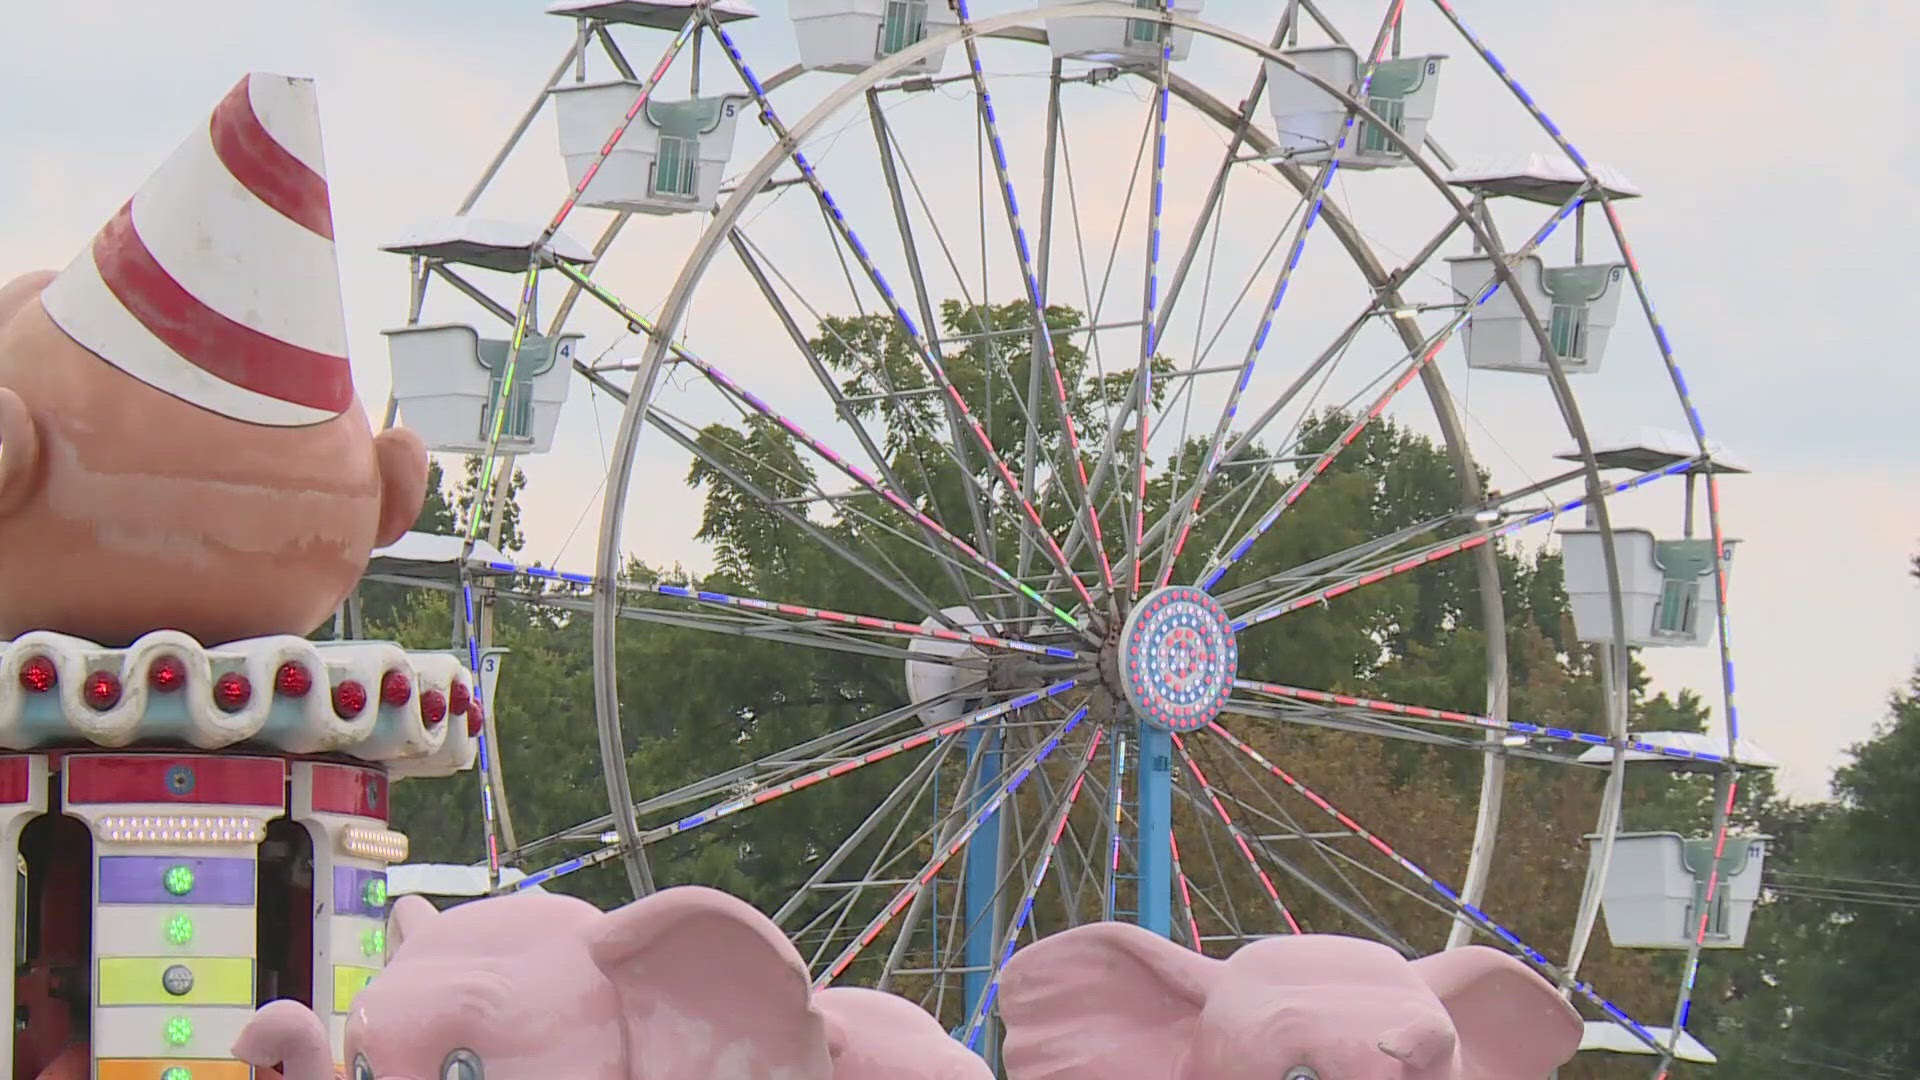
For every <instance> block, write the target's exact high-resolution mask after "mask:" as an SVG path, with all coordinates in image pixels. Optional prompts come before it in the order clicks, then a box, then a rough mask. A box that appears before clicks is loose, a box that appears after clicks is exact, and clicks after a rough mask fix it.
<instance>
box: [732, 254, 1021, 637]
mask: <svg viewBox="0 0 1920 1080" xmlns="http://www.w3.org/2000/svg"><path fill="white" fill-rule="evenodd" d="M729 240H730V241H731V242H732V244H733V248H734V253H735V254H736V255H737V256H738V257H739V259H740V262H741V264H742V265H743V266H745V267H746V269H747V273H748V274H749V276H751V277H752V278H753V280H754V284H755V285H756V286H757V287H758V288H759V289H760V294H761V296H763V297H764V298H765V299H766V301H767V304H768V306H769V307H771V308H773V310H774V312H775V314H776V315H778V316H779V319H780V323H781V326H782V327H783V328H784V329H785V330H786V332H787V336H788V338H789V340H791V341H792V342H793V346H794V348H795V349H796V350H798V351H799V353H800V355H801V356H802V357H804V358H805V359H806V361H807V368H808V370H810V371H812V372H813V376H814V379H815V380H816V381H817V382H819V384H820V387H821V389H822V390H824V391H825V392H826V394H827V396H828V397H829V398H830V399H832V401H833V407H834V412H835V413H836V414H837V415H838V416H839V417H840V420H841V422H842V423H844V424H846V425H847V427H848V428H849V429H851V430H852V432H853V435H854V438H856V439H858V440H859V442H860V446H861V449H863V450H865V451H866V454H867V458H868V460H870V461H872V462H873V466H874V468H875V469H876V470H877V471H878V472H879V474H880V477H881V479H882V480H884V481H885V482H886V483H887V484H888V485H889V486H891V487H892V488H893V489H894V490H895V491H901V492H904V491H906V490H907V487H906V485H905V484H903V483H901V481H900V478H899V477H898V476H897V475H896V474H895V473H894V470H893V466H892V464H891V463H890V462H889V461H888V460H887V456H886V454H885V453H884V452H882V451H881V449H880V446H879V444H878V443H877V442H876V441H875V440H874V438H873V436H872V434H871V433H869V432H868V431H867V428H866V425H865V424H863V423H861V421H860V417H859V412H858V410H856V409H855V408H854V407H853V405H852V404H851V403H850V402H849V401H848V400H847V396H846V394H845V393H844V392H843V391H842V390H841V389H840V386H839V384H838V383H837V382H835V381H834V378H833V375H832V373H830V372H829V371H828V370H827V367H826V364H825V363H824V362H823V361H822V360H821V359H820V356H819V353H818V352H817V351H816V350H815V349H814V347H813V343H812V342H811V341H809V340H808V339H807V336H806V333H805V332H804V331H802V330H801V329H800V324H799V322H798V321H797V320H795V318H794V317H793V313H792V312H791V311H790V310H788V308H787V305H786V304H785V303H784V302H782V301H781V299H780V296H779V293H778V292H776V291H775V290H774V287H773V282H772V281H770V280H768V278H767V275H766V272H765V270H763V269H762V266H761V262H760V260H758V259H756V258H755V257H754V254H753V251H752V248H751V244H750V243H749V242H748V241H747V239H746V236H745V235H744V234H743V233H742V232H741V231H740V230H739V229H735V230H733V231H732V233H731V234H730V235H729ZM823 325H824V324H823ZM849 355H857V354H854V353H852V352H851V351H850V352H849ZM880 370H881V372H882V375H883V377H884V368H882V369H880ZM913 460H914V463H915V464H916V465H917V466H918V468H919V472H920V479H921V487H922V489H923V490H924V491H926V492H927V500H928V507H929V516H931V517H933V518H934V520H936V521H940V520H941V518H942V515H941V514H940V507H939V504H938V500H937V499H936V498H935V497H934V491H935V488H934V486H933V483H932V480H931V478H930V476H929V474H928V472H927V465H926V461H925V459H924V458H922V457H921V456H920V453H919V448H918V447H917V446H916V447H914V448H913ZM960 475H961V476H963V477H965V478H966V480H967V482H968V484H969V486H970V487H971V486H972V473H971V471H970V470H968V469H966V468H964V467H963V468H962V469H961V471H960ZM966 501H967V502H968V504H969V505H970V506H974V505H977V500H973V499H969V500H966ZM975 518H976V520H975V535H976V536H980V535H983V530H984V522H983V521H982V520H980V518H979V512H978V511H977V510H976V511H975ZM921 531H922V533H923V534H924V535H925V536H926V538H927V541H928V545H929V547H930V548H931V547H936V546H937V545H938V540H939V538H938V537H937V536H936V535H935V534H934V533H932V532H931V531H928V530H926V529H925V528H924V527H922V529H921ZM940 566H941V569H942V571H943V572H944V573H945V574H946V575H947V577H948V580H949V581H950V583H951V584H952V585H953V588H954V591H955V593H957V594H958V595H960V596H962V597H966V598H968V599H971V598H972V593H971V591H970V590H969V588H968V587H967V585H966V582H965V579H963V578H962V577H961V576H960V574H959V573H958V571H957V570H956V569H955V568H954V566H953V565H952V564H951V563H950V562H948V561H947V560H945V559H942V560H941V561H940ZM930 614H932V615H934V616H935V617H937V618H944V616H942V615H940V614H939V609H938V608H937V607H936V608H934V609H933V611H932V612H930Z"/></svg>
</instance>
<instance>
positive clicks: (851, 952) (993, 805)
mask: <svg viewBox="0 0 1920 1080" xmlns="http://www.w3.org/2000/svg"><path fill="white" fill-rule="evenodd" d="M1086 716H1087V707H1086V706H1085V705H1082V706H1080V707H1079V708H1078V709H1076V710H1074V713H1073V715H1072V716H1070V717H1068V718H1067V722H1066V723H1064V724H1062V725H1061V726H1060V729H1059V730H1058V731H1055V732H1054V733H1053V734H1052V735H1051V736H1049V737H1048V739H1047V741H1046V742H1044V743H1042V744H1041V745H1040V747H1039V748H1038V749H1037V750H1036V751H1035V752H1034V753H1032V754H1030V755H1029V756H1028V758H1027V761H1026V764H1024V765H1022V766H1021V767H1020V771H1019V772H1016V773H1014V774H1013V776H1012V778H1011V779H1009V780H1008V781H1007V782H1006V783H1004V784H1002V785H1000V787H999V788H997V789H996V790H995V791H994V792H993V794H992V796H991V797H989V798H988V799H987V801H986V803H985V804H984V805H982V806H981V807H980V809H979V810H977V811H975V812H974V813H973V815H972V816H971V817H970V818H968V819H967V824H966V826H965V827H964V828H962V829H961V830H960V831H959V832H957V833H955V834H954V836H953V837H952V838H951V839H949V840H948V841H947V842H946V843H945V844H944V845H942V846H941V847H940V849H939V850H938V851H936V852H935V853H934V856H933V858H931V859H929V860H928V861H927V864H926V865H925V866H924V867H922V868H921V870H920V872H919V874H917V875H916V876H915V877H914V879H913V880H912V881H910V882H908V883H907V884H906V885H905V886H903V887H902V888H901V889H900V891H899V892H898V893H895V894H894V897H893V899H892V901H890V902H889V903H888V904H887V906H886V908H885V909H884V910H882V911H881V912H880V914H878V915H876V916H874V917H873V919H872V921H870V922H869V923H867V925H866V927H865V928H863V929H862V930H861V931H860V934H859V936H858V937H856V938H855V939H854V942H853V944H851V945H848V946H847V947H846V949H845V950H844V951H842V952H841V953H840V955H839V956H837V957H835V958H834V960H833V962H832V963H830V964H828V965H827V969H826V970H825V971H823V972H821V973H820V976H819V977H818V978H816V979H815V980H814V981H813V988H814V989H815V990H819V989H821V988H823V987H825V986H827V985H829V984H831V983H832V982H833V980H835V979H837V978H839V977H840V976H841V974H842V973H844V972H845V971H846V970H847V968H848V967H849V966H851V965H852V964H853V962H854V960H855V959H856V958H857V957H859V955H860V953H861V951H862V950H863V949H865V948H866V947H867V946H869V945H871V944H873V942H874V940H875V939H876V938H878V937H879V936H880V934H881V933H882V932H883V931H885V930H886V928H887V926H888V925H889V924H890V923H892V922H893V920H894V919H895V918H896V917H898V916H899V914H900V913H901V912H902V911H905V910H906V909H907V905H908V904H911V903H912V902H913V898H914V897H915V896H918V895H919V894H920V892H921V890H923V889H925V888H926V887H927V886H928V885H929V884H931V883H932V881H933V879H934V878H936V877H938V876H939V875H940V871H941V869H942V868H944V867H945V866H946V865H947V863H948V862H949V861H950V860H951V859H952V858H953V857H954V855H955V854H957V853H958V852H959V851H960V849H962V848H964V847H966V846H967V841H968V840H971V839H972V838H973V834H974V833H975V832H976V831H977V830H978V829H979V828H980V826H981V825H982V824H984V823H985V822H986V820H987V819H988V818H990V817H992V816H993V815H994V813H995V812H996V811H998V810H999V809H1000V804H1001V803H1004V802H1006V801H1007V799H1008V797H1009V796H1011V795H1012V794H1013V793H1014V792H1015V791H1017V790H1019V788H1020V785H1021V784H1023V783H1025V782H1026V780H1027V777H1029V776H1032V775H1033V771H1034V770H1035V769H1037V768H1039V767H1040V764H1041V763H1042V762H1044V761H1046V759H1047V757H1048V756H1049V755H1050V754H1052V753H1053V752H1054V750H1056V749H1058V748H1059V746H1060V741H1061V740H1062V739H1064V738H1066V737H1067V736H1068V735H1069V734H1071V733H1072V732H1073V729H1074V728H1075V727H1078V726H1079V724H1080V721H1082V720H1084V719H1086ZM1101 734H1102V731H1098V730H1097V731H1095V732H1094V733H1093V738H1092V739H1089V740H1088V741H1087V754H1086V757H1085V758H1084V759H1083V761H1082V763H1081V769H1082V775H1085V772H1084V770H1085V763H1086V762H1087V761H1091V760H1093V752H1094V751H1095V750H1096V749H1098V748H1099V746H1100V736H1101Z"/></svg>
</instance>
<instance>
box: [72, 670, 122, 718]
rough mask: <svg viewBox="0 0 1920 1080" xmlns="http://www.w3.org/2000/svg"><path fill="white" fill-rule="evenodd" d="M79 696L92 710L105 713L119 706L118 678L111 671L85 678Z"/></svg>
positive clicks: (95, 673)
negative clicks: (85, 700) (84, 683)
mask: <svg viewBox="0 0 1920 1080" xmlns="http://www.w3.org/2000/svg"><path fill="white" fill-rule="evenodd" d="M81 696H83V697H85V698H86V699H87V704H88V705H90V706H92V707H93V708H94V709H96V710H98V711H100V712H105V711H107V710H108V709H111V708H113V707H114V706H115V705H118V704H120V677H119V676H118V675H115V674H114V673H113V672H111V671H96V672H94V673H93V674H91V675H88V676H87V682H86V685H85V686H84V687H82V688H81Z"/></svg>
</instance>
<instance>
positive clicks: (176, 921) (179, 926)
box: [167, 915, 193, 945]
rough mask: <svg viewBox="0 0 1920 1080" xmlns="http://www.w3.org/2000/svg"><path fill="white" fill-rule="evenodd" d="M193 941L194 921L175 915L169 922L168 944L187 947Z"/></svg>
mask: <svg viewBox="0 0 1920 1080" xmlns="http://www.w3.org/2000/svg"><path fill="white" fill-rule="evenodd" d="M192 940H193V920H192V919H189V918H187V917H186V916H185V915H175V916H174V917H173V918H171V919H168V920H167V944H169V945H185V944H187V943H189V942H191V941H192Z"/></svg>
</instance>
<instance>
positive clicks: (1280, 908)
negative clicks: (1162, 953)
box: [1173, 733, 1300, 948]
mask: <svg viewBox="0 0 1920 1080" xmlns="http://www.w3.org/2000/svg"><path fill="white" fill-rule="evenodd" d="M1173 747H1174V750H1175V752H1177V753H1178V754H1179V755H1180V762H1181V764H1183V765H1185V766H1186V770H1187V773H1188V774H1189V775H1191V776H1192V777H1193V779H1194V782H1195V783H1197V784H1199V785H1200V791H1201V793H1202V794H1204V795H1205V796H1206V799H1207V802H1208V803H1209V804H1210V805H1211V806H1212V807H1213V813H1214V815H1215V816H1216V817H1218V818H1219V819H1220V824H1221V825H1223V826H1225V827H1226V830H1227V833H1228V834H1229V835H1230V836H1232V837H1233V842H1234V844H1235V845H1236V846H1237V847H1239V849H1240V854H1241V855H1242V856H1244V857H1245V858H1246V860H1247V866H1248V867H1249V868H1250V869H1251V870H1252V871H1253V874H1254V876H1255V877H1257V878H1259V879H1260V886H1261V888H1263V889H1265V890H1266V893H1267V899H1268V900H1270V901H1272V903H1273V908H1274V910H1275V911H1276V912H1278V913H1279V915H1280V921H1282V922H1284V923H1286V924H1287V929H1288V930H1291V931H1292V932H1293V933H1296V934H1298V933H1300V923H1299V921H1298V920H1297V919H1295V918H1294V917H1293V912H1291V911H1289V910H1287V903H1286V901H1284V900H1282V899H1280V890H1279V889H1278V888H1276V887H1275V886H1274V884H1273V879H1272V878H1271V877H1268V876H1267V872H1266V870H1265V869H1264V868H1263V867H1262V866H1261V865H1260V860H1259V859H1257V858H1255V857H1254V854H1253V848H1252V847H1251V846H1250V845H1249V844H1248V843H1247V837H1246V834H1245V833H1243V832H1241V831H1240V826H1239V825H1237V824H1235V823H1234V820H1233V815H1232V814H1230V813H1228V812H1227V808H1226V805H1225V804H1223V803H1222V802H1221V801H1220V794H1219V793H1218V792H1216V791H1215V790H1214V789H1213V784H1212V783H1210V782H1209V781H1208V780H1207V774H1206V773H1205V772H1204V771H1203V770H1202V769H1201V768H1200V763H1199V762H1197V761H1195V760H1194V759H1193V755H1192V754H1190V753H1188V752H1187V743H1186V740H1185V739H1183V738H1181V737H1180V735H1179V734H1178V733H1176V734H1175V735H1174V736H1173ZM1198 940H1199V935H1198V934H1197V933H1196V934H1195V942H1196V944H1195V947H1196V948H1198Z"/></svg>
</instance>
